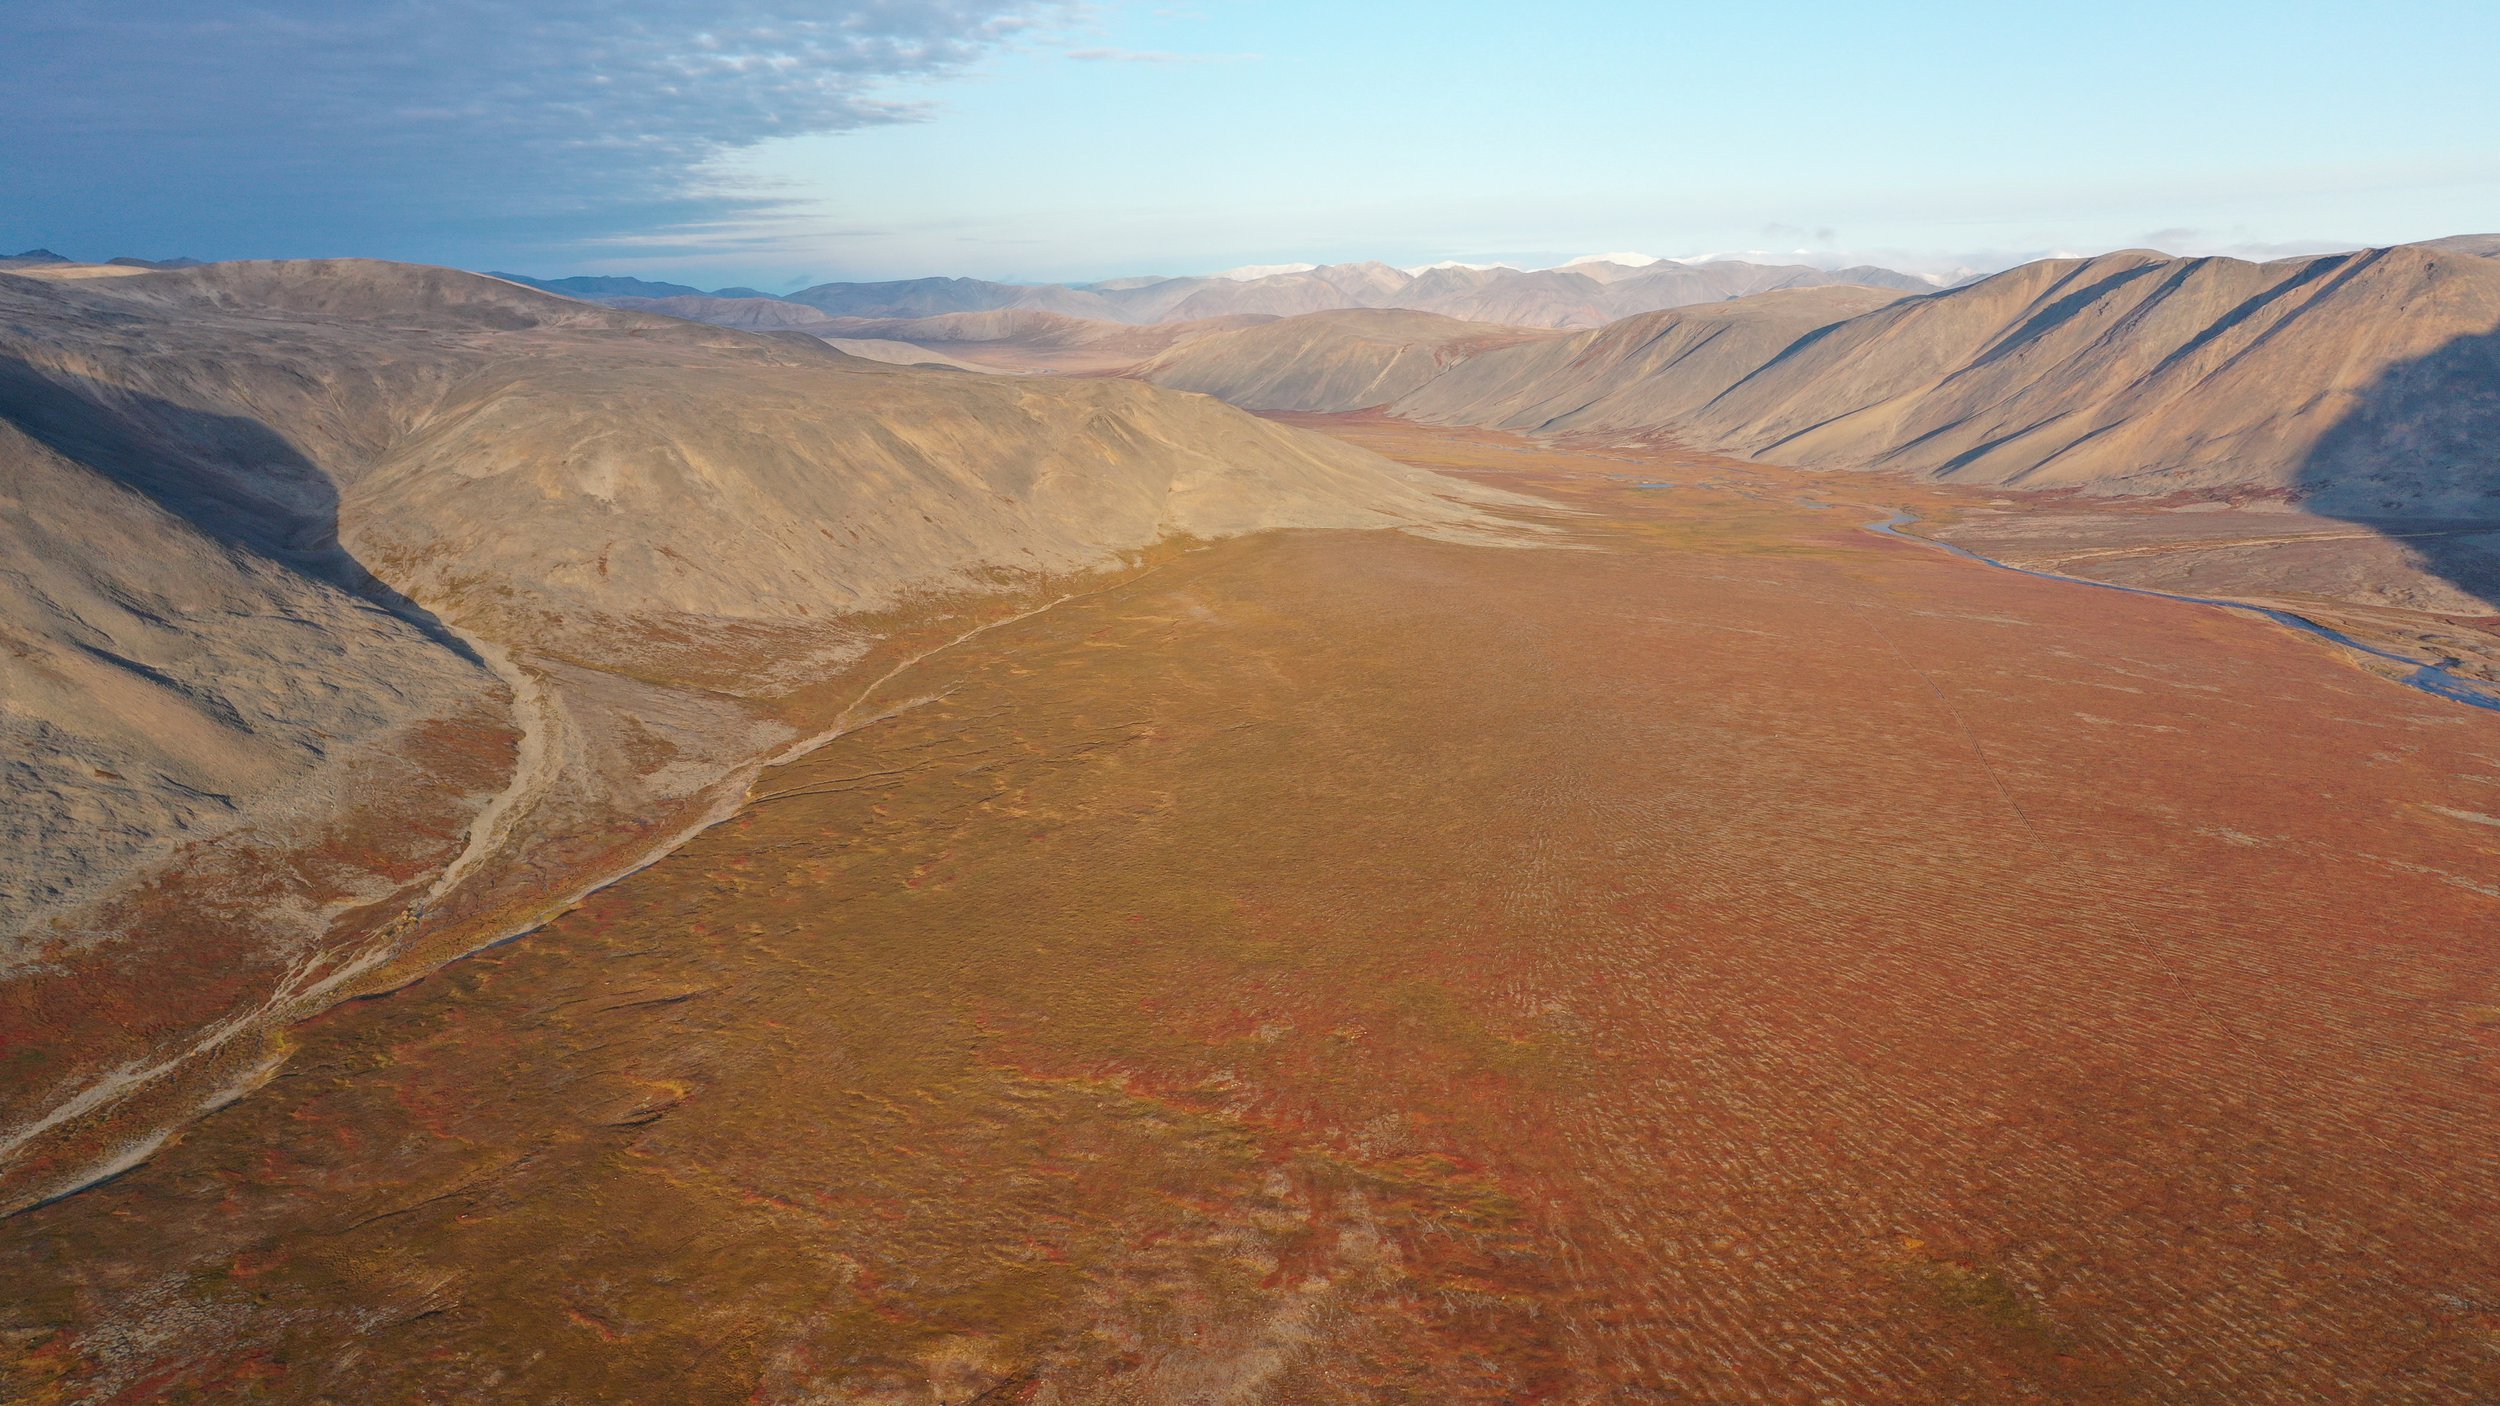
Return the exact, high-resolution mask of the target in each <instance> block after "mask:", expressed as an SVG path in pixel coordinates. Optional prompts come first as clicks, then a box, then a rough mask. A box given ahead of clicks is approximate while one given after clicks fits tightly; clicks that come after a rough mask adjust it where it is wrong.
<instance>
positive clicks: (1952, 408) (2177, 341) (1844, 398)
mask: <svg viewBox="0 0 2500 1406" xmlns="http://www.w3.org/2000/svg"><path fill="white" fill-rule="evenodd" d="M1852 314H1854V315H1852ZM1391 410H1392V412H1393V413H1396V414H1399V415H1404V416H1408V417H1410V418H1414V419H1419V420H1427V421H1433V422H1438V423H1448V424H1482V425H1493V426H1501V427H1504V428H1510V429H1524V430H1541V431H1608V432H1623V433H1658V434H1665V435H1669V436H1672V437H1674V438H1676V439H1678V440H1681V441H1682V442H1684V443H1687V444H1690V445H1692V446H1694V447H1696V448H1707V449H1715V450H1720V451H1724V452H1729V453H1735V454H1742V455H1750V456H1755V457H1759V458H1764V459H1770V460H1775V461H1779V462H1783V463H1795V464H1805V465H1813V466H1818V467H1840V468H1890V469H1899V470H1903V471H1907V472H1911V473H1917V474H1924V475H1932V476H1936V477H1942V478H1953V479H1957V480H1965V481H1971V482H1980V483H1996V484H2009V485H2011V484H2022V485H2027V486H2031V487H2073V488H2080V489H2084V490H2087V491H2091V492H2097V493H2179V492H2195V493H2224V494H2237V495H2247V494H2263V495H2270V496H2275V497H2282V498H2292V499H2299V500H2302V501H2306V502H2308V503H2310V504H2311V505H2312V506H2313V507H2314V508H2316V509H2317V510H2318V511H2321V512H2331V513H2336V514H2343V515H2354V516H2365V517H2366V516H2415V517H2418V516H2425V515H2451V516H2465V517H2487V516H2490V515H2492V514H2493V513H2494V512H2495V511H2500V261H2495V260H2492V259H2489V258H2484V257H2479V256H2476V255H2473V254H2470V253H2459V252H2453V251H2447V250H2441V249H2435V248H2428V247H2423V246H2398V247H2396V248H2391V249H2377V250H2362V251H2359V252H2356V253H2350V254H2333V255H2322V256H2318V257H2313V258H2302V259H2285V260H2279V261H2276V262H2272V263H2265V264H2252V263H2246V262H2243V261H2240V260H2236V259H2219V258H2199V259H2182V258H2173V257H2170V256H2168V255H2163V254H2158V253H2152V252H2149V251H2144V250H2130V251H2124V252H2120V253H2116V254H2108V255H2103V256H2101V257H2098V258H2093V259H2063V260H2047V261H2043V262H2039V263H2033V264H2026V265H2024V266H2022V267H2020V268H2016V269H2012V270H2009V271H2007V272H2005V273H2001V274H1998V275H1996V276H1994V277H1991V278H1987V279H1983V280H1980V281H1979V282H1976V283H1972V284H1969V285H1966V286H1963V287H1960V288H1955V289H1952V290H1949V291H1946V292H1940V293H1931V294H1928V295H1925V296H1920V297H1909V298H1901V299H1897V300H1895V299H1891V298H1888V297H1887V296H1886V295H1884V294H1881V293H1860V292H1850V291H1845V290H1840V289H1823V290H1791V291H1783V292H1778V293H1772V294H1765V295H1757V296H1755V297H1749V298H1745V299H1740V300H1737V301H1734V302H1728V303H1724V304H1715V305H1708V306H1703V307H1696V308H1685V309H1680V310H1675V311H1671V312H1663V313H1657V314H1652V315H1649V316H1646V317H1636V318H1630V319H1626V320H1624V321H1621V322H1618V323H1615V324H1612V325H1610V326H1608V327H1605V328H1603V329H1600V330H1599V331H1597V332H1594V333H1589V334H1584V335H1583V336H1581V337H1578V338H1575V339H1572V340H1570V341H1567V342H1559V343H1547V344H1543V345H1538V346H1526V347H1514V348H1509V349H1506V350H1501V351H1496V352H1492V353H1489V354H1487V355H1484V356H1481V357H1478V358H1475V359H1473V360H1471V361H1468V362H1466V363H1464V364H1461V365H1459V366H1457V367H1455V368H1454V369H1452V370H1451V371H1449V372H1447V373H1445V374H1443V375H1442V376H1439V377H1436V378H1434V379H1433V380H1432V381H1431V382H1429V383H1428V384H1426V385H1424V386H1422V387H1421V388H1419V389H1417V390H1415V391H1413V392H1411V393H1410V394H1408V395H1406V396H1404V397H1402V398H1401V399H1400V400H1398V401H1397V402H1396V403H1394V404H1393V405H1392V406H1391Z"/></svg>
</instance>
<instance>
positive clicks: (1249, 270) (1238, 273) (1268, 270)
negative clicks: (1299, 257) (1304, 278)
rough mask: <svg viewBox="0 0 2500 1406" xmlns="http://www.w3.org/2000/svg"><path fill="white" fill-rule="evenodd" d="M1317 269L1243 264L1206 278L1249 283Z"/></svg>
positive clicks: (1313, 265) (1300, 265) (1303, 266)
mask: <svg viewBox="0 0 2500 1406" xmlns="http://www.w3.org/2000/svg"><path fill="white" fill-rule="evenodd" d="M1318 267H1319V265H1317V264H1243V265H1242V266H1241V267H1240V268H1237V269H1226V270H1224V271H1223V272H1222V273H1217V274H1209V275H1208V277H1210V278H1222V279H1229V280H1231V281H1232V282H1235V283H1251V282H1255V281H1256V280H1258V279H1262V278H1274V277H1275V276H1276V275H1278V274H1280V273H1309V272H1311V271H1312V270H1313V269H1316V268H1318Z"/></svg>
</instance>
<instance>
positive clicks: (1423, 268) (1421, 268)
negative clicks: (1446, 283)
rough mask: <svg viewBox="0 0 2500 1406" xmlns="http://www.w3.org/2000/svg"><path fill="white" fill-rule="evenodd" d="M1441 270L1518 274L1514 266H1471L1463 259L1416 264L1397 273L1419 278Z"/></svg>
mask: <svg viewBox="0 0 2500 1406" xmlns="http://www.w3.org/2000/svg"><path fill="white" fill-rule="evenodd" d="M1442 269H1465V270H1466V271H1467V272H1469V273H1492V272H1494V271H1495V270H1497V269H1498V270H1503V271H1507V272H1510V273H1517V272H1519V269H1518V266H1517V265H1515V264H1471V263H1468V262H1466V261H1465V260H1463V259H1443V260H1442V261H1441V262H1439V263H1437V264H1417V265H1415V266H1414V267H1413V268H1408V269H1400V270H1399V272H1400V273H1409V274H1413V275H1415V276H1416V277H1418V278H1420V277H1422V276H1423V275H1425V274H1428V273H1438V272H1439V271H1441V270H1442Z"/></svg>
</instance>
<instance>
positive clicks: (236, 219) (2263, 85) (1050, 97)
mask: <svg viewBox="0 0 2500 1406" xmlns="http://www.w3.org/2000/svg"><path fill="white" fill-rule="evenodd" d="M9 10H10V23H11V25H12V27H13V29H14V32H15V34H16V36H17V42H16V43H14V44H13V45H12V47H13V48H14V49H16V50H17V51H18V52H17V54H16V55H15V56H14V57H11V58H9V59H8V60H6V69H5V72H0V121H5V122H6V123H7V129H8V130H10V131H11V132H12V133H13V134H14V135H13V137H12V140H10V141H9V142H7V143H5V144H0V249H10V248H17V247H25V246H31V245H48V246H51V247H55V248H58V249H60V250H62V252H65V253H70V254H73V255H79V256H88V257H102V256H105V255H107V254H116V253H134V254H141V255H156V256H161V255H166V254H173V253H189V254H196V255H202V256H207V257H243V256H255V255H258V256H297V255H314V254H368V255H376V256H382V257H392V258H409V259H419V260H425V261H430V262H440V263H451V264H458V265H463V266H468V267H499V268H512V269H516V270H519V271H523V272H540V273H555V272H622V273H639V274H642V275H644V276H647V277H668V278H679V279H683V280H685V281H689V282H695V283H700V284H703V285H705V286H712V285H716V284H726V283H748V284H753V285H755V286H759V287H765V288H769V289H775V290H783V289H788V288H792V287H797V286H800V285H802V284H805V283H812V282H820V281H825V280H829V279H836V278H882V277H907V276H916V275H923V274H938V273H946V274H969V275H976V276H982V277H1003V278H1024V279H1083V278H1092V277H1104V276H1110V275H1115V274H1123V273H1141V272H1171V273H1180V272H1204V271H1211V270H1214V269H1220V268H1225V267H1230V266H1233V265H1236V264H1243V263H1272V262H1287V261H1302V260H1309V261H1332V260H1339V259H1349V258H1384V259H1388V260H1390V261H1392V262H1399V263H1421V262H1428V261H1431V260H1435V259H1441V258H1451V257H1457V258H1467V259H1475V260H1493V259H1500V260H1506V261H1511V262H1519V263H1530V264H1532V263H1538V262H1553V261H1556V260H1559V259H1561V258H1565V257H1569V256H1571V255H1574V254H1582V253H1589V252H1595V251H1601V250H1618V249H1621V250H1640V251H1646V252H1650V253H1657V254H1666V255H1693V254H1700V253H1711V252H1747V251H1762V252H1766V253H1775V254H1780V255H1782V256H1794V255H1795V254H1796V253H1797V251H1807V252H1808V253H1809V254H1810V255H1811V256H1813V257H1816V258H1820V259H1827V260H1828V259H1833V258H1848V257H1865V258H1869V259H1873V260H1876V261H1882V262H1892V263H1896V264H1903V265H1923V266H1928V267H1945V266H1951V265H1956V264H1970V265H1980V266H1986V265H1992V264H2001V263H2005V262H2011V261H2013V260H2016V259H2019V258H2022V257H2027V256H2032V255H2037V254H2041V253H2046V252H2054V251H2062V250H2097V249H2105V248H2114V247H2119V246H2123V245H2130V244H2139V243H2152V244H2157V245H2160V246H2162V247H2167V248H2172V249H2178V250H2183V251H2190V252H2209V251H2225V252H2243V253H2265V252H2270V251H2278V250H2279V251H2290V250H2295V249H2303V248H2319V247H2335V246H2346V245H2350V244H2355V243H2379V242H2392V241H2397V240H2404V239H2418V238H2426V237H2430V236H2434V235H2439V234H2448V233H2459V232H2465V231H2469V230H2472V231H2479V230H2487V229H2494V228H2500V141H2494V140H2493V137H2492V134H2493V133H2494V132H2500V83H2495V82H2494V80H2493V78H2492V75H2491V73H2490V70H2489V64H2490V60H2491V58H2492V56H2493V55H2495V54H2500V5H2494V4H2490V3H2488V0H2484V3H2479V4H2463V3H2427V2H2426V0H2393V3H2380V4H2377V5H2374V6H2367V7H2364V6H2355V5H2349V4H2345V5H2333V6H2330V5H2325V4H2282V3H2278V4H2266V5H2259V4H2242V3H2209V4H2192V3H2190V4H2168V5H2151V4H2080V5H2070V6H2067V7H2063V8H2059V9H2055V10H2050V9H2042V8H2036V7H2017V6H2008V5H2004V4H2002V3H1996V4H1984V5H1983V4H1963V3H1930V4H1920V5H1907V4H1882V3H1858V4H1840V3H1830V4H1826V3H1797V4H1791V5H1787V6H1785V7H1780V8H1776V9H1765V8H1751V9H1748V8H1743V7H1735V6H1727V5H1717V6H1707V7H1705V6H1697V5H1696V6H1686V5H1674V4H1628V3H1603V2H1601V0H1561V2H1560V3H1557V2H1556V0H1547V3H1542V4H1537V5H1526V4H1520V3H1516V0H1513V2H1512V3H1476V2H1474V0H1458V2H1456V3H1448V2H1446V0H1445V3H1439V4H1430V5H1426V4H1405V3H1395V4H1391V3H1372V4H1365V3H1352V2H1351V0H1339V3H1334V4H1330V3H1320V2H1319V0H1174V3H1156V4H1093V5H1071V4H1058V3H1051V0H818V2H817V3H809V4H793V3H780V0H709V3H695V0H611V2H610V3H599V4H591V3H586V0H540V2H539V3H536V4H531V5H526V6H522V5H507V4H503V3H497V0H384V3H369V4H358V5H349V6H340V5H335V4H316V3H313V0H260V3H226V4H218V5H209V4H201V3H194V0H125V3H121V4H117V5H115V6H111V7H100V6H96V5H93V4H88V3H83V0H11V2H10V5H9Z"/></svg>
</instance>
